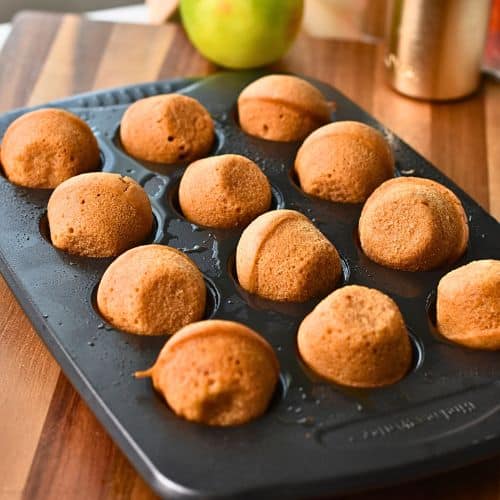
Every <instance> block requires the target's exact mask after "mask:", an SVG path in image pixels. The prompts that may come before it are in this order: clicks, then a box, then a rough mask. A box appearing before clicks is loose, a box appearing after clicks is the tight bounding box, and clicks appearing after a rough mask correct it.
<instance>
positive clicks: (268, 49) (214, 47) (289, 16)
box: [180, 0, 303, 69]
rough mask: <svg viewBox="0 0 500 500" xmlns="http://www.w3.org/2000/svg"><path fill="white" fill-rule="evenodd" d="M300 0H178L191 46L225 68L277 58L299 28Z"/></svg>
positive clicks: (263, 62)
mask: <svg viewBox="0 0 500 500" xmlns="http://www.w3.org/2000/svg"><path fill="white" fill-rule="evenodd" d="M302 9H303V0H181V3H180V10H181V16H182V21H183V24H184V27H185V29H186V31H187V34H188V36H189V39H190V40H191V42H192V43H193V45H194V46H195V47H196V48H197V49H198V50H199V51H200V52H201V53H202V54H203V55H204V56H205V57H206V58H207V59H210V60H211V61H213V62H214V63H216V64H219V65H221V66H225V67H226V68H234V69H242V68H255V67H258V66H264V65H266V64H270V63H272V62H274V61H276V60H278V59H279V58H280V57H281V56H282V55H283V54H284V53H285V52H286V50H287V49H288V47H289V46H290V45H291V43H292V42H293V40H294V38H295V36H296V35H297V32H298V30H299V28H300V21H301V19H302Z"/></svg>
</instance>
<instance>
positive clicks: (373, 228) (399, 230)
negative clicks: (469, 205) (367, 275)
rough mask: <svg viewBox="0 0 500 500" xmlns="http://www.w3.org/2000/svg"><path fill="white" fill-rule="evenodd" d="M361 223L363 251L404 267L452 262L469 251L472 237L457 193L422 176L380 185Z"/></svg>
mask: <svg viewBox="0 0 500 500" xmlns="http://www.w3.org/2000/svg"><path fill="white" fill-rule="evenodd" d="M358 229H359V239H360V243H361V248H362V250H363V252H364V254H365V255H366V256H367V257H368V258H369V259H370V260H372V261H374V262H376V263H377V264H380V265H382V266H385V267H389V268H392V269H397V270H400V271H429V270H432V269H436V268H441V267H444V266H446V265H450V264H452V263H453V262H456V261H457V260H458V259H459V258H460V257H461V256H462V255H463V254H464V252H465V250H466V248H467V243H468V239H469V227H468V222H467V216H466V214H465V211H464V209H463V207H462V204H461V203H460V201H459V199H458V198H457V197H456V195H455V194H454V193H453V192H452V191H450V190H449V189H448V188H446V187H445V186H443V185H441V184H439V183H437V182H435V181H432V180H430V179H423V178H419V177H397V178H395V179H391V180H389V181H386V182H384V183H383V184H382V185H381V186H379V187H378V188H377V189H376V190H375V191H374V192H373V193H372V194H371V195H370V197H369V198H368V200H367V201H366V203H365V205H364V206H363V210H362V212H361V216H360V218H359V225H358Z"/></svg>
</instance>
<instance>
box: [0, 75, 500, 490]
mask: <svg viewBox="0 0 500 500" xmlns="http://www.w3.org/2000/svg"><path fill="white" fill-rule="evenodd" d="M261 74H262V73H257V72H243V73H220V74H216V75H214V76H210V77H208V78H204V79H200V80H193V79H190V80H175V81H165V82H157V83H151V84H145V85H136V86H131V87H124V88H119V89H114V90H107V91H102V92H96V93H91V94H85V95H80V96H76V97H72V98H69V99H66V100H63V101H58V102H57V103H52V104H51V105H55V106H58V107H61V108H66V109H69V110H70V111H72V112H73V113H76V114H77V115H79V116H81V117H82V118H83V119H85V120H86V121H87V122H88V123H89V124H90V125H91V127H92V129H93V130H94V132H95V134H96V136H97V138H98V141H99V145H100V148H101V153H102V169H103V170H105V171H113V172H120V173H122V174H126V175H129V176H131V177H133V178H134V179H136V180H137V181H138V182H139V183H140V184H142V185H143V186H144V187H145V189H146V191H147V192H148V194H149V196H150V198H151V201H152V204H153V207H154V215H155V218H156V228H155V232H154V234H153V235H152V236H151V239H150V241H154V242H157V243H164V244H168V245H171V246H174V247H176V248H180V249H182V250H183V251H184V252H186V253H187V254H188V255H189V256H190V257H191V258H192V259H193V260H194V261H195V262H196V264H197V265H198V266H199V268H200V269H201V271H202V272H203V273H204V275H205V277H206V281H207V285H208V288H209V305H208V308H207V312H206V316H207V317H215V318H225V319H231V320H236V321H240V322H242V323H244V324H246V325H249V326H250V327H252V328H254V329H256V330H257V331H258V332H260V333H261V334H262V335H264V336H265V337H266V338H267V339H268V340H269V341H270V342H271V344H272V345H273V346H274V348H275V350H276V352H277V355H278V357H279V359H280V362H281V367H282V373H281V380H280V387H279V390H278V391H277V393H276V396H275V398H274V401H273V402H272V405H271V407H270V408H269V411H268V412H267V414H266V415H264V416H263V417H262V418H260V419H258V420H256V421H254V422H252V423H250V424H248V425H244V426H241V427H235V428H210V427H206V426H202V425H196V424H193V423H189V422H187V421H184V420H181V419H179V418H177V417H176V416H174V414H173V413H172V412H171V411H170V410H169V408H168V407H167V406H166V405H165V404H164V402H163V401H162V400H161V399H160V397H159V396H157V395H156V394H155V393H154V391H153V389H152V387H151V384H150V382H149V381H147V380H135V379H134V378H133V377H132V376H131V374H132V372H134V371H135V370H138V369H144V368H146V367H149V366H150V365H151V364H152V363H153V361H154V360H155V358H156V356H157V354H158V352H159V350H160V348H161V347H162V345H163V344H164V342H165V341H166V337H156V338H141V337H137V336H133V335H129V334H126V333H123V332H120V331H117V330H115V329H113V328H112V327H110V326H109V325H107V324H106V323H105V322H104V321H103V319H102V318H101V317H100V316H99V313H98V312H97V310H96V308H95V304H94V294H95V289H96V286H97V284H98V283H99V279H100V277H101V275H102V274H103V272H104V270H105V269H106V267H107V265H108V264H109V263H110V259H89V258H77V257H73V256H70V255H67V254H65V253H63V252H60V251H58V250H56V249H55V248H53V247H52V245H51V243H50V237H49V234H48V228H47V222H46V218H45V213H46V205H47V200H48V197H49V195H50V191H45V190H29V189H23V188H19V187H16V186H13V185H12V184H10V183H9V182H8V181H7V180H6V179H5V178H4V177H1V178H0V200H1V201H0V203H1V206H2V215H1V217H0V257H1V258H0V264H1V271H2V274H3V275H4V277H5V279H6V280H7V281H8V283H9V285H10V287H11V288H12V290H13V291H14V293H15V294H16V296H17V298H18V300H19V301H20V303H21V304H22V306H23V308H24V310H25V311H26V313H27V315H28V316H29V318H30V319H31V322H32V323H33V325H34V326H35V328H36V330H37V331H38V333H39V335H40V336H41V338H42V339H43V340H44V342H45V343H46V345H47V346H48V348H49V349H50V351H51V352H52V354H53V356H54V357H55V358H56V359H57V361H58V362H59V364H60V365H61V366H62V368H63V370H64V372H65V373H66V375H67V376H68V377H69V379H70V380H71V382H72V383H73V385H74V386H75V387H76V389H77V390H78V391H79V392H80V394H81V395H82V397H83V398H84V399H85V400H86V401H87V403H88V404H89V406H90V407H91V408H92V410H93V411H94V412H95V414H96V415H97V417H98V418H99V419H100V421H101V422H102V424H103V425H104V427H105V428H106V429H107V430H108V432H109V433H110V435H111V436H112V437H113V439H114V440H115V441H116V442H117V444H118V445H119V446H120V448H121V449H122V450H123V451H124V452H125V454H126V455H127V456H128V458H129V459H130V461H131V462H132V463H133V464H134V466H135V467H136V468H137V470H138V471H139V472H140V473H141V474H142V476H143V477H144V478H145V479H146V481H147V482H148V483H149V484H150V485H151V487H152V488H153V489H154V490H155V491H156V492H158V493H159V494H160V495H162V496H165V497H169V498H170V497H180V498H183V497H197V498H224V497H229V496H233V495H238V496H241V497H256V496H259V497H273V498H278V497H279V498H287V497H291V498H296V497H309V496H310V497H313V496H314V497H316V496H322V495H334V494H339V493H345V492H351V491H358V490H362V489H365V488H370V487H377V486H384V485H389V484H392V483H395V482H400V481H404V480H407V479H410V478H416V477H420V476H424V475H428V474H433V473H436V472H439V471H443V470H445V469H449V468H452V467H458V466H461V465H464V464H467V463H470V462H473V461H476V460H479V459H482V458H485V457H488V456H490V455H493V454H495V453H498V452H499V451H500V411H499V409H500V378H499V375H500V353H495V352H481V351H473V350H469V349H466V348H462V347H459V346H455V345H451V344H449V343H447V342H445V341H444V340H443V339H441V338H439V336H438V335H436V333H435V331H434V328H433V314H434V293H435V289H436V285H437V283H438V281H439V279H440V278H441V276H443V275H444V274H445V273H446V272H448V271H449V270H450V268H447V269H439V270H437V271H433V272H421V273H408V272H398V271H393V270H390V269H385V268H383V267H380V266H378V265H376V264H374V263H372V262H370V261H368V260H367V259H366V258H365V257H364V256H363V254H362V252H361V251H360V248H359V246H358V243H357V239H356V234H357V231H356V225H357V221H358V217H359V214H360V210H361V206H360V205H341V204H334V203H330V202H326V201H322V200H318V199H314V198H311V197H309V196H306V195H305V194H303V193H302V192H301V191H300V189H299V188H298V187H297V185H296V182H295V180H294V178H293V175H292V174H291V167H292V165H293V160H294V157H295V153H296V151H297V148H298V147H299V144H298V143H288V144H283V143H275V142H267V141H263V140H259V139H256V138H252V137H249V136H247V135H246V134H245V133H243V132H242V130H241V129H240V128H239V126H238V122H237V116H236V108H235V103H236V99H237V96H238V94H239V92H240V91H241V89H242V88H243V87H244V86H245V85H247V84H248V83H249V82H251V81H252V80H254V79H255V78H257V77H258V76H261ZM312 83H314V84H315V85H317V87H318V88H320V89H321V90H322V91H323V92H324V93H325V95H326V96H327V97H328V98H329V99H331V100H334V101H335V102H336V103H337V109H336V111H335V116H333V119H335V120H346V119H347V120H359V121H361V122H365V123H368V124H369V125H372V126H374V127H376V128H377V129H379V130H380V131H381V132H382V133H383V134H384V135H385V137H386V138H387V139H388V140H389V142H390V144H391V145H392V147H393V149H394V152H395V156H396V159H397V175H416V176H422V177H427V178H430V179H434V180H437V181H439V182H441V183H443V184H445V185H446V186H448V187H449V188H451V189H452V190H453V191H454V192H455V193H456V194H457V195H458V196H459V198H460V199H461V201H462V203H463V205H464V207H465V210H466V212H467V215H468V218H469V224H470V243H469V246H468V249H467V252H466V253H465V255H464V256H463V257H462V258H461V259H460V261H458V262H456V263H455V264H454V265H453V267H457V266H460V265H462V264H465V263H466V262H469V261H471V260H475V259H482V258H496V259H499V258H500V231H499V225H498V223H497V222H496V221H495V220H494V219H493V218H492V217H491V216H490V215H488V214H487V213H486V212H485V211H484V210H482V209H481V208H480V207H479V206H478V205H477V204H476V203H475V202H474V201H473V200H471V198H470V197H469V196H467V194H466V193H464V192H463V191H462V190H461V189H459V188H458V187H457V186H456V185H455V184H453V183H452V182H451V181H450V180H449V179H447V178H446V177H445V176H444V175H442V174H441V173H440V172H439V171H438V170H437V169H436V168H434V167H433V166H432V165H430V164H429V163H428V162H427V161H426V160H425V159H424V158H422V157H421V156H420V155H419V154H417V153H416V152H415V151H413V150H412V149H411V148H410V147H409V146H408V145H407V144H405V143H404V142H402V141H401V140H400V139H399V138H398V137H396V136H395V135H394V134H393V133H392V132H391V131H390V130H387V129H386V128H385V127H384V126H383V125H382V124H380V123H378V122H377V121H376V120H374V119H373V118H372V117H370V116H369V115H367V114H366V113H365V112H364V111H362V110H361V109H360V108H359V107H358V106H356V105H355V104H354V103H353V102H351V101H350V100H348V99H347V98H346V97H344V96H343V95H342V94H341V93H339V92H338V91H336V90H335V89H333V88H331V87H329V86H327V85H325V84H322V83H319V82H312ZM173 91H176V92H181V93H183V94H186V95H190V96H192V97H195V98H196V99H198V100H199V101H200V102H201V103H203V105H205V106H206V107H207V109H208V110H209V111H210V113H211V115H212V117H213V119H214V120H215V123H216V130H217V143H216V145H215V146H214V150H213V154H221V153H229V152H232V153H240V154H243V155H246V156H248V157H249V158H251V159H253V160H254V161H256V162H257V163H258V164H259V166H260V167H261V168H262V170H263V171H264V172H265V174H266V175H267V176H268V177H269V180H270V182H271V184H272V186H273V198H274V200H273V203H274V207H275V208H276V207H278V208H283V207H286V208H292V209H295V210H299V211H301V212H303V213H304V214H306V215H307V216H308V217H310V218H311V220H312V221H313V222H314V223H315V224H316V225H317V226H318V228H319V229H320V230H321V231H322V232H323V233H324V234H325V235H326V236H327V237H328V238H329V239H331V241H332V242H334V244H335V245H336V247H337V249H338V250H339V252H340V254H341V256H342V259H343V262H344V283H345V284H354V283H358V284H363V285H367V286H370V287H375V288H378V289H380V290H382V291H383V292H385V293H387V294H389V295H390V296H391V297H393V298H394V300H395V301H396V302H397V303H398V305H399V307H400V308H401V311H402V312H403V314H404V317H405V319H406V322H407V325H408V328H409V331H410V333H411V336H412V342H413V346H414V363H413V368H412V370H411V372H410V373H408V375H407V376H406V377H405V378H404V379H403V380H402V381H401V382H399V383H397V384H395V385H393V386H391V387H386V388H381V389H372V390H349V389H345V388H342V387H337V386H334V385H329V384H327V383H324V382H321V381H318V380H315V379H312V378H310V376H309V375H308V373H307V372H306V371H305V370H304V368H303V367H302V365H301V363H300V360H299V358H298V357H297V351H296V343H295V337H296V331H297V327H298V324H299V323H300V321H301V319H302V318H303V317H304V315H305V314H306V313H307V312H309V311H310V310H311V309H312V307H313V306H314V304H313V303H308V304H303V305H290V304H289V305H283V304H281V305H280V304H276V303H273V302H269V301H263V300H258V299H256V298H255V297H251V296H249V295H246V294H245V293H243V292H242V290H241V289H240V288H239V286H238V283H237V281H236V279H235V276H234V269H233V261H234V253H235V248H236V244H237V241H238V237H239V234H240V233H239V232H238V231H220V230H219V231H213V230H210V229H207V228H202V227H197V226H195V225H192V224H190V223H189V222H188V221H186V220H185V219H184V218H183V216H182V214H181V213H180V211H179V208H178V206H177V187H178V181H179V179H180V177H181V175H182V173H183V171H184V168H185V165H177V166H165V165H152V164H146V163H141V162H138V161H136V160H134V159H132V158H130V157H128V156H127V155H126V154H125V153H124V151H123V150H122V148H121V147H120V144H119V141H118V140H117V132H118V129H119V124H120V118H121V116H122V114H123V112H124V110H125V109H126V107H127V106H128V105H129V104H130V103H131V102H133V101H135V100H137V99H139V98H142V97H145V96H150V95H154V94H158V93H166V92H173ZM25 111H26V109H23V110H16V111H12V112H10V113H7V114H5V115H3V116H2V117H0V135H3V133H4V132H5V129H6V127H7V126H8V125H9V123H10V122H12V120H14V119H15V118H16V117H17V116H19V115H20V114H22V113H24V112H25ZM470 168H475V165H470Z"/></svg>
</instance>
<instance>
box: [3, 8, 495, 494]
mask: <svg viewBox="0 0 500 500" xmlns="http://www.w3.org/2000/svg"><path fill="white" fill-rule="evenodd" d="M381 60H382V47H380V46H377V45H368V44H363V43H357V42H342V41H320V40H317V39H313V38H310V37H308V36H307V35H304V34H303V35H301V36H300V37H299V39H298V40H297V42H296V43H295V45H294V46H293V48H292V50H291V51H290V52H289V53H288V55H287V56H286V57H285V58H284V59H283V60H282V61H281V62H280V63H279V64H277V65H276V66H275V69H277V70H286V71H292V72H296V73H303V74H306V75H310V76H313V77H315V78H318V79H320V80H324V81H326V82H328V83H330V84H332V85H334V86H336V87H338V88H339V89H340V90H341V91H342V92H344V93H345V94H346V95H347V96H349V97H350V98H352V99H353V100H354V101H356V102H357V103H358V104H360V105H361V106H362V107H363V108H365V109H366V110H368V111H369V112H371V113H372V114H373V115H374V116H375V117H376V118H378V119H379V120H380V121H382V122H383V123H385V124H386V125H387V126H388V127H389V128H391V129H392V130H393V131H394V132H395V133H396V134H398V135H399V136H401V137H402V138H403V139H405V140H406V141H407V142H408V143H409V144H411V145H412V146H413V147H414V148H415V149H416V150H418V151H419V152H420V153H422V154H423V155H424V156H425V157H427V158H428V159H429V160H430V161H431V162H433V163H434V164H435V165H437V166H438V167H439V168H440V169H442V170H443V171H444V172H446V173H447V174H448V175H449V176H450V177H451V178H452V179H453V180H454V181H455V182H457V183H458V184H459V185H460V186H461V187H463V188H464V189H465V190H466V191H468V192H469V193H470V194H471V195H472V196H473V197H474V198H475V199H476V200H477V201H478V202H479V203H480V204H481V205H482V206H483V207H485V208H487V209H489V211H490V212H491V213H492V214H493V215H494V216H496V217H497V218H499V217H500V140H499V138H500V84H498V83H496V82H494V81H492V80H487V81H485V82H483V86H482V87H481V89H480V91H479V92H478V93H477V94H476V95H475V96H473V97H472V98H469V99H467V100H463V101H460V102H455V103H448V104H430V103H426V102H418V101H413V100H410V99H407V98H405V97H402V96H400V95H398V94H396V93H394V92H393V91H391V90H390V89H389V88H387V87H386V86H385V85H384V82H383V74H382V63H381ZM216 69H217V68H215V67H214V66H213V65H211V64H210V63H208V62H207V61H205V60H204V59H203V58H202V57H201V56H200V55H198V54H197V53H196V52H195V51H194V49H193V48H192V47H191V46H190V44H189V43H188V41H187V40H186V38H185V35H184V34H183V32H182V30H181V28H180V27H179V26H177V25H175V24H167V25H163V26H135V25H115V24H107V23H96V22H90V21H87V20H85V19H83V18H80V17H77V16H73V15H64V16H63V15H54V14H41V13H33V12H28V13H23V14H21V15H19V16H18V17H17V18H16V20H15V23H14V29H13V31H12V34H11V36H10V38H9V40H8V41H7V43H6V45H5V47H4V49H3V52H2V53H1V54H0V112H3V111H7V110H9V109H12V108H14V107H18V106H23V105H26V104H37V103H42V102H44V101H47V100H49V99H55V98H60V97H64V96H67V95H70V94H74V93H77V92H82V91H86V90H91V89H99V88H103V87H109V86H116V85H124V84H131V83H136V82H142V81H147V80H155V79H161V78H168V77H174V76H189V75H203V74H208V73H210V72H213V71H215V70H216ZM499 452H500V450H499ZM0 498H1V499H9V500H10V499H17V498H26V499H30V500H31V499H85V500H88V499H96V498H118V499H122V498H123V499H128V498H130V499H149V498H154V494H153V493H152V492H151V491H150V490H149V488H148V487H147V486H146V485H145V483H144V482H143V481H142V479H141V478H140V477H139V476H138V475H137V474H136V473H135V471H134V470H133V468H132V467H131V466H130V465H129V463H128V462H127V460H126V458H124V456H123V455H122V453H121V452H120V451H119V450H118V449H117V448H116V446H115V445H114V444H113V442H112V441H111V439H110V438H109V437H108V436H107V434H106V432H105V431H104V430H103V428H102V427H101V425H100V424H99V423H98V422H97V420H96V419H95V417H94V416H93V415H92V414H91V413H90V411H89V410H88V408H87V406H86V405H85V403H84V402H83V401H82V400H81V398H80V397H79V396H78V395H77V394H76V393H75V391H74V390H73V388H72V387H71V385H70V384H69V383H68V381H67V379H66V378H65V376H64V375H63V374H62V373H61V371H60V369H59V367H58V365H57V364H56V363H55V361H54V360H53V359H52V358H51V356H50V354H49V353H48V352H47V350H46V349H45V347H44V346H43V344H42V343H41V341H40V340H39V339H38V337H37V335H36V334H35V332H34V331H33V329H32V327H31V325H30V323H29V321H28V320H27V318H26V317H25V315H24V313H23V312H22V310H21V309H20V307H19V305H18V304H17V302H16V300H15V299H14V297H13V296H12V294H11V292H10V291H9V289H8V288H7V286H6V284H5V282H4V281H3V280H2V279H1V278H0ZM353 498H357V499H359V500H368V499H384V498H391V499H392V498H394V499H396V498H410V499H417V498H427V499H469V498H474V499H484V500H493V499H500V459H498V458H497V459H493V460H490V461H487V462H483V463H480V464H476V465H473V466H470V467H468V468H464V469H462V470H459V471H454V472H449V473H447V474H444V475H441V476H439V477H435V478H431V479H426V480H421V481H418V482H415V483H412V484H407V485H402V486H397V487H393V488H390V489H385V490H379V491H377V492H370V493H365V494H363V495H359V496H356V497H353Z"/></svg>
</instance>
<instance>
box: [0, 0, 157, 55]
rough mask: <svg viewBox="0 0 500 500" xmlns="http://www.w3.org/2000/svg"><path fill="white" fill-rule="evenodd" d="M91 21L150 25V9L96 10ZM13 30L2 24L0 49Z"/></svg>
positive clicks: (130, 7)
mask: <svg viewBox="0 0 500 500" xmlns="http://www.w3.org/2000/svg"><path fill="white" fill-rule="evenodd" d="M0 1H1V0H0ZM84 15H86V16H87V17H88V18H89V19H92V20H94V21H108V22H113V23H132V24H147V23H149V12H148V8H147V7H146V5H144V4H142V3H141V4H137V5H130V6H128V7H116V8H114V9H104V10H94V11H91V12H87V13H85V14H84ZM11 29H12V25H11V23H4V24H0V49H1V48H2V47H3V45H4V43H5V40H7V37H8V36H9V33H10V30H11Z"/></svg>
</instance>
